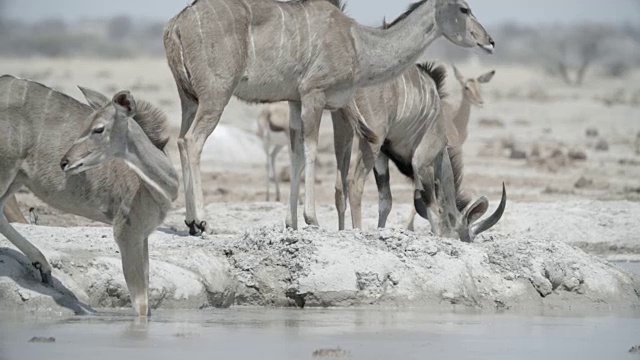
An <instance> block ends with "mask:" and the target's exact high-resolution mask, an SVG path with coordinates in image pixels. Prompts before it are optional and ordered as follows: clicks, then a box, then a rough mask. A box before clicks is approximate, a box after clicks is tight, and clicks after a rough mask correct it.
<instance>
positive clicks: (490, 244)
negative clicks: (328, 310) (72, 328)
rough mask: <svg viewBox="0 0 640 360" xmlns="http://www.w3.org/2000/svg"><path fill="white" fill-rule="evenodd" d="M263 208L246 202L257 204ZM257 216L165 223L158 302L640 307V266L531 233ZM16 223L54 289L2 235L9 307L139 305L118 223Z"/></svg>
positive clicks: (1, 287)
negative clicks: (241, 224) (358, 225)
mask: <svg viewBox="0 0 640 360" xmlns="http://www.w3.org/2000/svg"><path fill="white" fill-rule="evenodd" d="M238 206H239V205H238ZM255 206H257V205H253V206H249V205H247V208H246V209H245V210H251V212H252V213H254V214H255V213H256V212H255V210H256V209H254V207H255ZM266 208H267V206H266V205H265V209H263V213H264V214H265V215H266V214H268V212H267V211H266V210H267V209H266ZM228 210H229V209H228ZM227 213H228V214H229V215H228V216H233V214H234V213H233V211H231V210H229V211H228V212H227ZM245 215H246V212H245ZM266 217H270V214H269V216H266ZM246 222H247V220H246V219H245V223H246ZM249 223H251V221H249ZM253 224H254V225H255V226H256V227H255V228H253V229H250V230H248V231H246V232H243V233H236V234H226V235H224V234H223V235H215V236H209V237H207V238H192V237H184V236H181V235H178V234H175V233H173V232H172V231H171V230H167V229H164V230H161V231H158V232H156V233H154V234H153V235H152V236H151V238H150V254H151V267H150V274H151V281H150V282H151V290H150V302H151V306H152V308H154V309H155V308H164V309H172V308H182V309H199V308H206V307H226V306H231V305H253V306H269V307H281V306H298V307H317V306H338V307H347V306H368V305H375V306H391V307H397V306H402V307H418V308H430V309H433V308H442V309H460V308H468V309H477V310H483V311H496V310H505V311H514V312H517V311H532V310H533V311H536V310H540V309H556V310H558V309H559V310H561V311H562V310H567V311H569V310H582V311H592V310H595V309H600V310H605V311H610V310H625V311H626V310H632V311H638V309H640V281H639V280H638V278H637V277H636V276H634V275H631V274H630V273H629V272H627V271H626V270H622V269H620V268H618V267H616V266H615V265H612V264H611V263H609V262H607V261H605V260H602V259H600V258H598V257H595V256H592V255H589V254H586V253H585V252H583V251H582V250H580V249H577V248H575V247H572V246H570V245H567V244H565V243H563V242H560V241H554V240H550V239H547V238H533V237H532V236H531V235H530V234H521V235H518V236H512V235H502V234H498V233H489V234H486V235H484V234H483V235H482V236H480V238H479V239H478V240H479V241H480V242H479V243H476V244H464V243H461V242H459V241H455V240H448V239H440V238H436V237H432V236H429V235H426V234H421V233H418V234H415V233H409V232H404V231H402V230H390V229H387V230H371V231H365V232H359V231H346V232H340V233H338V232H334V231H328V230H322V229H317V228H306V229H303V230H301V231H298V232H294V231H289V230H284V229H283V228H282V227H281V226H274V225H268V226H262V225H261V224H260V223H259V222H257V223H253ZM272 224H273V223H272ZM17 228H18V230H19V231H20V232H21V233H23V234H24V235H25V236H26V237H27V238H28V239H30V240H31V241H33V243H34V244H35V245H36V246H37V247H38V248H40V249H41V250H42V251H43V253H44V254H45V256H47V258H48V259H49V261H50V262H51V264H52V266H53V267H54V274H53V275H54V277H55V279H56V281H55V288H53V289H51V288H46V287H44V286H42V285H41V284H40V283H39V281H38V280H39V276H38V274H37V271H36V270H35V269H33V268H32V267H31V266H30V264H29V263H28V261H27V259H26V258H25V257H24V256H23V255H22V254H21V253H19V252H17V251H16V250H15V249H14V248H13V247H12V246H11V245H10V244H9V243H8V241H6V240H4V239H0V308H2V309H3V310H9V311H19V312H27V313H39V312H47V313H62V314H67V313H73V312H76V313H83V312H85V311H86V309H88V308H122V307H124V308H126V307H128V306H129V296H128V291H127V289H126V285H125V282H124V278H123V275H122V271H121V268H120V255H119V253H118V251H117V247H116V245H115V243H114V241H113V238H112V234H111V229H110V228H50V227H37V226H17Z"/></svg>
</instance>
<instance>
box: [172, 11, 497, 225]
mask: <svg viewBox="0 0 640 360" xmlns="http://www.w3.org/2000/svg"><path fill="white" fill-rule="evenodd" d="M335 5H338V6H335ZM339 5H340V4H339V3H338V1H337V0H330V1H324V0H297V1H289V2H279V1H274V0H196V1H194V2H193V3H192V4H191V5H189V6H188V7H187V8H185V9H184V10H183V11H181V12H180V13H179V14H178V15H177V16H176V17H174V18H173V19H172V20H170V21H169V23H168V24H167V26H166V28H165V33H164V45H165V49H166V53H167V59H168V61H169V67H170V68H171V71H172V73H173V76H174V78H175V81H176V84H177V87H178V93H179V95H180V100H181V104H182V128H181V131H180V138H179V140H178V148H179V150H180V159H181V162H182V171H183V179H184V184H185V198H186V208H187V219H186V222H187V225H188V226H189V227H190V233H191V234H199V233H200V232H201V231H210V230H211V226H210V224H207V223H206V221H204V218H203V217H204V201H203V195H202V184H201V176H200V156H201V153H202V148H203V146H204V143H205V140H206V139H207V137H208V136H209V135H210V134H211V133H212V132H213V130H214V129H215V128H216V126H217V125H218V122H219V121H220V117H221V115H222V112H223V111H224V108H225V107H226V105H227V103H228V102H229V99H230V98H231V96H233V95H235V96H236V97H238V98H240V99H242V100H245V101H249V102H278V101H289V106H290V112H291V115H290V124H289V127H290V134H291V136H290V138H291V149H292V157H291V196H290V198H289V212H288V215H287V220H286V223H287V225H288V226H290V227H292V228H297V227H298V222H297V221H298V218H297V203H298V187H299V184H300V178H301V175H302V171H303V169H305V178H306V181H305V190H306V191H305V205H304V218H305V221H306V223H307V224H310V225H318V221H317V217H316V211H315V195H314V184H315V181H314V179H315V162H316V155H317V143H318V132H319V126H320V119H321V115H322V111H323V110H324V109H329V110H337V109H340V108H343V107H344V106H346V105H347V104H348V103H349V102H350V101H352V99H353V95H354V94H355V92H356V90H357V89H358V88H361V87H365V86H371V85H375V84H380V83H383V82H385V81H388V80H391V79H393V78H395V77H396V76H398V75H399V74H401V73H402V72H403V71H405V70H406V69H407V68H409V67H411V66H413V65H414V64H415V62H416V61H417V59H418V58H419V57H420V56H421V55H422V54H423V53H424V51H425V50H426V48H427V47H428V46H429V45H430V44H431V43H432V42H433V41H434V40H436V39H437V38H439V37H441V36H445V37H446V38H447V39H449V40H450V41H452V42H453V43H455V44H457V45H459V46H463V47H480V48H482V49H485V50H486V51H489V52H491V51H493V47H494V42H493V40H492V39H491V37H490V36H489V35H488V34H487V32H486V31H485V29H484V28H483V27H482V25H480V23H479V22H478V20H477V19H476V18H475V16H474V15H473V14H472V13H471V10H470V8H469V6H468V5H467V3H466V2H465V1H463V0H429V1H426V0H422V1H419V2H417V3H415V4H413V5H411V7H410V8H409V10H408V11H407V12H405V13H404V14H403V15H402V16H400V17H399V18H398V19H397V20H396V21H394V23H393V26H390V27H388V28H386V29H379V28H372V27H367V26H362V25H360V24H358V23H356V22H355V21H354V20H353V19H351V18H349V17H348V16H346V15H345V14H343V13H342V11H341V10H340V9H339ZM349 120H351V121H355V122H354V123H351V124H350V125H351V126H352V127H353V128H354V129H355V130H356V132H358V133H360V134H361V135H364V137H365V138H367V139H368V140H371V141H374V140H375V136H374V135H373V134H372V133H371V131H370V129H368V127H367V126H366V124H365V123H363V122H362V121H361V120H362V119H361V118H359V117H350V118H349Z"/></svg>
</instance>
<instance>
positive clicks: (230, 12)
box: [222, 0, 242, 52]
mask: <svg viewBox="0 0 640 360" xmlns="http://www.w3.org/2000/svg"><path fill="white" fill-rule="evenodd" d="M222 3H223V4H224V7H226V8H227V11H228V12H229V16H231V24H232V26H233V36H234V37H235V38H236V46H235V47H234V48H235V49H236V50H237V51H238V52H239V51H240V49H241V47H240V44H241V43H242V42H241V41H240V36H239V35H238V29H236V16H235V14H234V13H233V11H232V10H231V8H230V7H229V4H227V1H226V0H223V1H222Z"/></svg>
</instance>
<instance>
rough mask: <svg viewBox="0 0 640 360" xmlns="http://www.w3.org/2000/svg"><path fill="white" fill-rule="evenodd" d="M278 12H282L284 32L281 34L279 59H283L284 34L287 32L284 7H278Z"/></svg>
mask: <svg viewBox="0 0 640 360" xmlns="http://www.w3.org/2000/svg"><path fill="white" fill-rule="evenodd" d="M278 10H280V15H281V16H282V32H281V33H280V56H278V59H280V58H281V57H282V52H283V49H284V34H285V33H286V31H287V24H286V23H285V21H284V10H282V6H280V5H278Z"/></svg>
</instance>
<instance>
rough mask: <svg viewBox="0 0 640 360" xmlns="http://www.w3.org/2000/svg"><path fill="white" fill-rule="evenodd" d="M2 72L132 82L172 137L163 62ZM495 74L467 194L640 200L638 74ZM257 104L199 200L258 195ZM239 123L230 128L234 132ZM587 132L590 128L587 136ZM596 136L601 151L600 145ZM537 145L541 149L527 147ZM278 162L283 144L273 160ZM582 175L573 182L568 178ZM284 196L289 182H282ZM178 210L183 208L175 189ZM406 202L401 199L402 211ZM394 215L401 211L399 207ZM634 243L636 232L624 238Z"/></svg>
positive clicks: (329, 182) (246, 110) (474, 134)
mask: <svg viewBox="0 0 640 360" xmlns="http://www.w3.org/2000/svg"><path fill="white" fill-rule="evenodd" d="M0 64H2V65H0V73H9V74H14V75H17V76H21V77H25V78H29V79H32V80H36V81H40V82H43V83H45V84H47V85H50V86H52V87H54V88H57V89H59V90H61V91H63V92H66V93H68V94H70V95H72V96H74V97H76V98H79V97H80V92H79V91H78V90H77V88H76V87H75V86H76V85H82V86H86V87H91V88H95V89H96V90H100V91H102V92H104V93H106V94H107V95H110V94H112V93H115V92H116V91H118V90H122V89H128V90H131V91H132V93H133V94H134V96H138V97H140V98H145V99H147V100H150V101H152V102H154V103H156V104H157V105H159V106H161V107H162V108H163V109H165V110H166V112H167V113H168V114H169V116H170V119H171V122H172V126H173V131H174V134H176V136H177V133H178V129H179V123H180V115H179V114H180V109H179V102H178V97H177V93H176V91H175V84H174V82H173V79H172V77H171V74H170V72H169V69H168V67H167V65H166V63H165V61H164V59H136V60H117V61H106V60H92V59H55V60H53V59H19V60H14V59H11V60H8V59H3V60H1V61H0ZM459 68H460V69H461V71H462V72H463V73H464V74H465V75H468V76H472V75H478V74H481V73H484V72H485V71H487V70H490V68H489V67H487V66H482V65H479V64H477V63H470V64H466V65H462V64H461V65H460V66H459ZM496 70H497V74H496V76H495V78H494V79H493V81H492V82H491V83H490V84H488V85H486V86H485V87H484V88H483V90H484V96H485V103H486V105H485V107H484V108H483V109H477V108H476V109H474V110H473V111H472V119H471V122H470V137H469V140H468V143H467V144H466V146H465V162H466V178H465V187H466V188H467V189H468V190H470V191H471V192H472V193H474V194H476V195H482V194H484V195H487V196H489V198H490V199H491V200H492V201H493V204H495V201H497V198H498V196H499V191H500V184H501V182H503V181H505V182H506V184H507V189H508V194H509V200H510V201H514V202H520V203H523V202H554V203H555V204H556V205H560V206H562V204H563V203H564V202H567V201H575V200H606V201H608V200H631V201H634V202H635V201H638V200H640V180H639V179H640V155H638V154H637V153H636V152H635V150H636V149H635V146H636V144H635V142H636V134H637V133H638V132H639V131H640V121H639V120H640V119H639V117H640V85H638V84H640V81H638V80H640V71H636V72H634V73H633V74H631V75H630V76H627V77H625V78H624V79H604V78H601V77H598V75H597V74H594V75H592V76H591V77H589V79H588V80H587V82H586V84H585V85H584V86H583V87H581V88H573V87H568V86H565V85H563V84H562V83H561V82H560V81H558V80H556V79H553V78H549V77H546V76H545V75H544V74H543V73H542V72H541V71H539V70H538V69H530V68H523V67H517V66H499V67H497V68H496ZM448 88H449V93H450V94H451V97H450V99H449V101H453V102H455V103H457V102H458V99H459V88H458V85H457V83H455V82H454V81H453V77H451V78H450V79H449V81H448ZM259 109H260V108H259V106H257V105H246V104H243V103H241V102H240V101H238V100H235V99H233V100H232V101H231V103H230V105H229V106H228V107H227V110H226V112H225V114H224V116H223V120H222V124H223V125H224V126H225V127H221V128H219V129H218V130H216V131H215V132H214V136H213V137H212V138H211V139H210V142H209V144H208V145H207V148H206V149H205V154H204V155H203V158H204V159H205V161H204V162H205V170H204V174H203V184H204V191H205V200H206V202H207V203H208V204H211V203H220V202H256V201H262V200H263V199H264V198H265V190H264V165H263V161H264V160H263V159H264V155H263V153H262V150H261V145H260V142H259V140H258V139H257V138H256V137H254V136H253V133H254V131H255V118H256V114H257V113H258V111H259ZM238 129H240V130H238ZM587 129H596V130H597V132H598V135H597V136H596V137H587V135H586V132H587ZM331 132H332V131H331V122H330V120H329V118H328V117H326V116H325V120H324V121H323V125H322V134H321V146H320V148H321V150H322V152H321V154H320V157H319V171H318V173H319V177H318V180H317V185H316V189H317V193H318V195H317V202H318V205H319V206H321V205H324V206H332V205H333V201H334V200H333V199H334V196H333V184H334V176H335V171H334V167H335V161H334V159H333V150H332V134H331ZM601 141H605V142H606V143H607V144H608V145H609V150H606V151H598V150H597V149H596V145H597V143H598V142H601ZM171 150H172V151H171V154H172V158H173V160H174V164H175V165H176V167H179V159H178V156H177V151H176V147H175V141H172V142H171ZM513 150H517V151H523V152H524V154H526V156H527V158H526V159H511V158H510V157H511V153H512V151H513ZM570 152H574V153H577V154H578V155H580V154H583V155H585V156H586V160H572V159H571V158H570V156H568V155H569V153H570ZM536 153H538V154H539V156H532V155H535V154H536ZM287 162H288V159H287V156H286V152H285V151H283V152H282V155H281V157H280V159H279V164H280V165H281V166H283V167H284V166H286V165H287ZM392 178H393V180H392V191H393V194H394V197H395V201H396V204H398V203H407V202H408V201H409V199H411V187H410V184H409V183H408V182H407V181H406V180H404V179H403V178H402V176H401V175H400V174H399V173H398V172H397V171H396V170H395V169H394V170H393V173H392ZM581 178H584V179H583V181H581V183H580V184H578V185H579V186H576V184H577V183H578V180H580V179H581ZM284 190H285V191H284V195H285V199H286V198H287V196H288V185H286V184H285V186H284ZM19 200H20V201H21V202H22V203H23V208H24V209H23V210H25V212H26V210H27V209H28V208H30V207H34V208H36V211H37V213H38V214H39V217H40V223H41V224H44V225H57V226H67V225H93V224H92V223H91V222H89V221H87V220H85V219H82V218H79V217H75V216H71V215H63V214H60V213H59V212H58V211H57V210H55V209H51V208H49V207H48V206H47V205H45V204H43V203H41V202H40V201H39V200H38V199H36V198H34V197H33V196H32V195H30V194H28V193H27V192H22V193H20V194H19ZM376 201H377V195H376V191H375V184H374V181H373V179H370V181H368V185H367V190H366V192H365V202H366V203H365V206H375V204H376ZM175 206H176V209H179V208H181V207H183V206H184V199H183V197H182V196H181V197H180V199H179V200H178V201H177V203H176V205H175ZM404 210H406V208H405V209H404ZM402 216H404V215H402ZM629 240H637V239H629Z"/></svg>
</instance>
